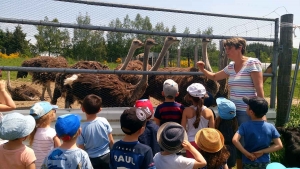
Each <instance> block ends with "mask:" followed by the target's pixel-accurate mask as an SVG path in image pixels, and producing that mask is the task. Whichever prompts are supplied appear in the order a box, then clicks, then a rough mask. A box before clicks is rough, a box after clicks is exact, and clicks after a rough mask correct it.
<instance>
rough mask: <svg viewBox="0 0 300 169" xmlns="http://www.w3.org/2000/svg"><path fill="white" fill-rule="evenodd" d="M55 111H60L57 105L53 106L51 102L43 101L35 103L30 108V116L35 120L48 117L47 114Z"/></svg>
mask: <svg viewBox="0 0 300 169" xmlns="http://www.w3.org/2000/svg"><path fill="white" fill-rule="evenodd" d="M53 109H58V106H56V105H51V104H50V103H49V102H47V101H41V102H37V103H35V104H34V105H33V106H31V108H30V115H31V116H32V117H33V118H34V119H39V118H41V117H42V116H44V115H46V114H47V113H49V112H50V110H53Z"/></svg>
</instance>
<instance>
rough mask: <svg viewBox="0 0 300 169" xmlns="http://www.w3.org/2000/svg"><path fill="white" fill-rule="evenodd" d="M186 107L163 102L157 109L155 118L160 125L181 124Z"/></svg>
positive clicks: (175, 103)
mask: <svg viewBox="0 0 300 169" xmlns="http://www.w3.org/2000/svg"><path fill="white" fill-rule="evenodd" d="M183 110H184V106H183V105H182V104H180V103H177V102H163V103H162V104H160V105H158V106H157V107H156V109H155V113H154V117H155V118H157V119H159V120H160V125H162V124H164V123H166V122H176V123H178V124H181V119H182V113H183Z"/></svg>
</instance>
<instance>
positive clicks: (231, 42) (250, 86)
mask: <svg viewBox="0 0 300 169" xmlns="http://www.w3.org/2000/svg"><path fill="white" fill-rule="evenodd" d="M224 47H225V50H226V54H227V57H228V58H229V59H230V60H232V61H231V62H230V63H229V65H227V66H226V67H225V68H224V69H223V70H221V71H219V72H217V73H212V72H209V71H207V70H205V69H204V66H205V64H204V62H202V61H199V62H197V65H198V67H199V69H200V70H201V71H202V72H203V73H204V75H205V76H206V77H207V78H209V79H211V80H222V79H225V78H228V86H229V89H230V94H229V99H230V100H231V101H232V102H233V103H234V104H235V105H236V117H237V119H238V124H239V125H240V124H241V123H243V122H246V121H249V120H250V117H249V116H248V115H247V114H246V109H247V104H246V103H244V102H243V100H242V98H243V96H247V97H253V96H259V97H262V98H263V97H264V90H263V73H262V68H261V62H260V61H259V60H258V59H257V58H250V57H246V56H244V54H245V51H246V40H245V39H243V38H231V39H227V40H225V42H224ZM264 119H265V120H266V117H264ZM239 163H241V161H240V160H238V169H240V168H239V166H240V164H239Z"/></svg>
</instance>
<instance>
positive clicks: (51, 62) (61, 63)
mask: <svg viewBox="0 0 300 169" xmlns="http://www.w3.org/2000/svg"><path fill="white" fill-rule="evenodd" d="M21 66H22V67H41V68H65V67H67V66H68V62H67V60H66V59H65V58H63V57H60V56H59V57H50V56H41V57H35V58H31V59H29V60H26V61H24V62H23V63H22V65H21ZM30 74H32V82H33V83H35V84H41V85H42V86H43V88H42V96H41V100H45V92H46V90H47V93H48V95H49V97H50V99H51V100H52V93H51V88H50V83H51V82H54V81H55V77H56V74H57V73H54V72H30ZM27 75H28V72H23V71H18V73H17V78H26V77H27Z"/></svg>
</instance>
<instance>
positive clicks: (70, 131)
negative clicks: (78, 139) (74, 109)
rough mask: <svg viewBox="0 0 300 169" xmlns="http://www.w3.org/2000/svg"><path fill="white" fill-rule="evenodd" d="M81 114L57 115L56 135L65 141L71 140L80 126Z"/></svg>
mask: <svg viewBox="0 0 300 169" xmlns="http://www.w3.org/2000/svg"><path fill="white" fill-rule="evenodd" d="M80 120H81V118H80V116H77V115H74V114H65V115H61V116H58V117H57V120H56V124H55V131H56V135H57V136H58V137H59V138H61V139H62V140H63V141H68V140H70V139H71V138H72V137H73V136H74V135H75V134H76V133H77V131H78V129H79V127H80Z"/></svg>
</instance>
